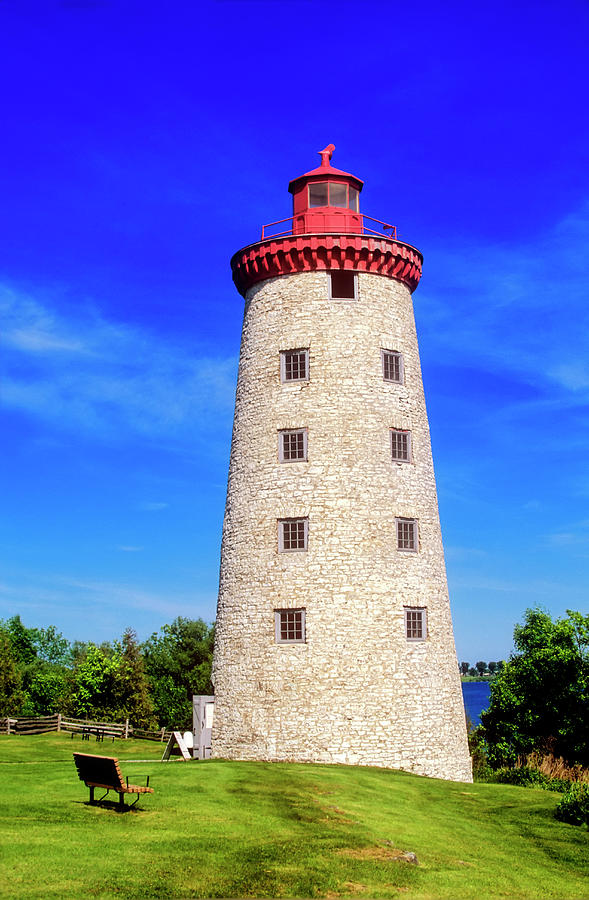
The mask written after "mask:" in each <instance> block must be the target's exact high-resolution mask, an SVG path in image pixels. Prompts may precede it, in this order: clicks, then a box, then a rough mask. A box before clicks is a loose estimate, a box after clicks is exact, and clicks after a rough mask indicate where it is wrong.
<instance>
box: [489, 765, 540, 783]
mask: <svg viewBox="0 0 589 900" xmlns="http://www.w3.org/2000/svg"><path fill="white" fill-rule="evenodd" d="M491 780H492V781H494V782H496V783H497V784H515V785H518V786H519V787H546V786H547V784H548V783H549V781H550V779H549V778H547V776H546V775H544V774H543V773H542V772H539V771H538V770H537V769H530V768H528V766H521V767H520V768H517V769H511V768H503V769H497V771H496V772H495V773H494V774H493V777H492V779H491Z"/></svg>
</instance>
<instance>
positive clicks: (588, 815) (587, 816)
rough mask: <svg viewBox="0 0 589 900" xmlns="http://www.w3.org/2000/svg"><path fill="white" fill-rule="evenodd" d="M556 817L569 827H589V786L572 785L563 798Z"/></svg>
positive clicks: (579, 783) (557, 808) (555, 812)
mask: <svg viewBox="0 0 589 900" xmlns="http://www.w3.org/2000/svg"><path fill="white" fill-rule="evenodd" d="M554 815H555V816H556V818H557V819H560V821H561V822H568V823H569V825H583V823H586V824H587V825H589V784H582V783H581V782H577V783H576V784H572V785H571V786H570V788H569V789H568V791H567V792H566V793H565V794H564V795H563V797H562V798H561V800H560V802H559V804H558V806H557V807H556V809H555V811H554Z"/></svg>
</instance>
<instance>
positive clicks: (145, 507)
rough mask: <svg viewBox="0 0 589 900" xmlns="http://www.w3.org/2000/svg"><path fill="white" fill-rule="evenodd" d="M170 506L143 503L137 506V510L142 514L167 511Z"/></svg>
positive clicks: (152, 502) (150, 502) (167, 504)
mask: <svg viewBox="0 0 589 900" xmlns="http://www.w3.org/2000/svg"><path fill="white" fill-rule="evenodd" d="M169 506H170V504H169V503H158V502H156V501H147V500H146V501H145V502H143V503H140V504H139V507H138V508H139V509H140V510H141V511H142V512H160V510H162V509H168V507H169Z"/></svg>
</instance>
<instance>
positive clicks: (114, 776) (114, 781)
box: [74, 753, 125, 790]
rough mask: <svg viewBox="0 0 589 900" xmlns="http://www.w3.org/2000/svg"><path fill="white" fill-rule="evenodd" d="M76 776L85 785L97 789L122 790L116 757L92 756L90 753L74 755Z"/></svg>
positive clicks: (122, 785)
mask: <svg viewBox="0 0 589 900" xmlns="http://www.w3.org/2000/svg"><path fill="white" fill-rule="evenodd" d="M74 762H75V764H76V769H77V770H78V775H79V776H80V778H81V780H82V781H84V782H86V784H94V785H97V786H99V787H104V788H107V787H112V788H114V789H115V790H116V789H118V788H121V789H122V788H124V787H125V785H124V783H123V776H122V774H121V770H120V768H119V761H118V759H117V757H116V756H93V755H92V754H91V753H74Z"/></svg>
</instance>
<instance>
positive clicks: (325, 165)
mask: <svg viewBox="0 0 589 900" xmlns="http://www.w3.org/2000/svg"><path fill="white" fill-rule="evenodd" d="M334 150H335V145H334V144H328V145H327V147H326V148H325V150H319V151H318V152H319V155H320V156H321V165H320V166H317V168H316V169H311V171H310V172H305V174H304V175H299V177H298V178H293V180H292V181H291V182H290V184H289V186H288V189H289V191H290V193H291V194H294V192H295V191H296V190H298V188H299V187H300V185H301V182H302V181H303V180H305V181H315V180H316V179H318V178H325V177H326V176H327V177H329V176H330V175H335V176H336V178H345V179H346V180H347V181H349V182H350V183H351V184H352V185H353V186H354V187H355V188H356V190H358V191H361V190H362V187H363V185H364V182H363V181H362V180H361V179H360V178H357V177H356V176H355V175H351V174H350V173H349V172H343V171H342V170H341V169H334V167H333V166H332V165H331V162H330V160H331V157H332V154H333V151H334Z"/></svg>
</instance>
